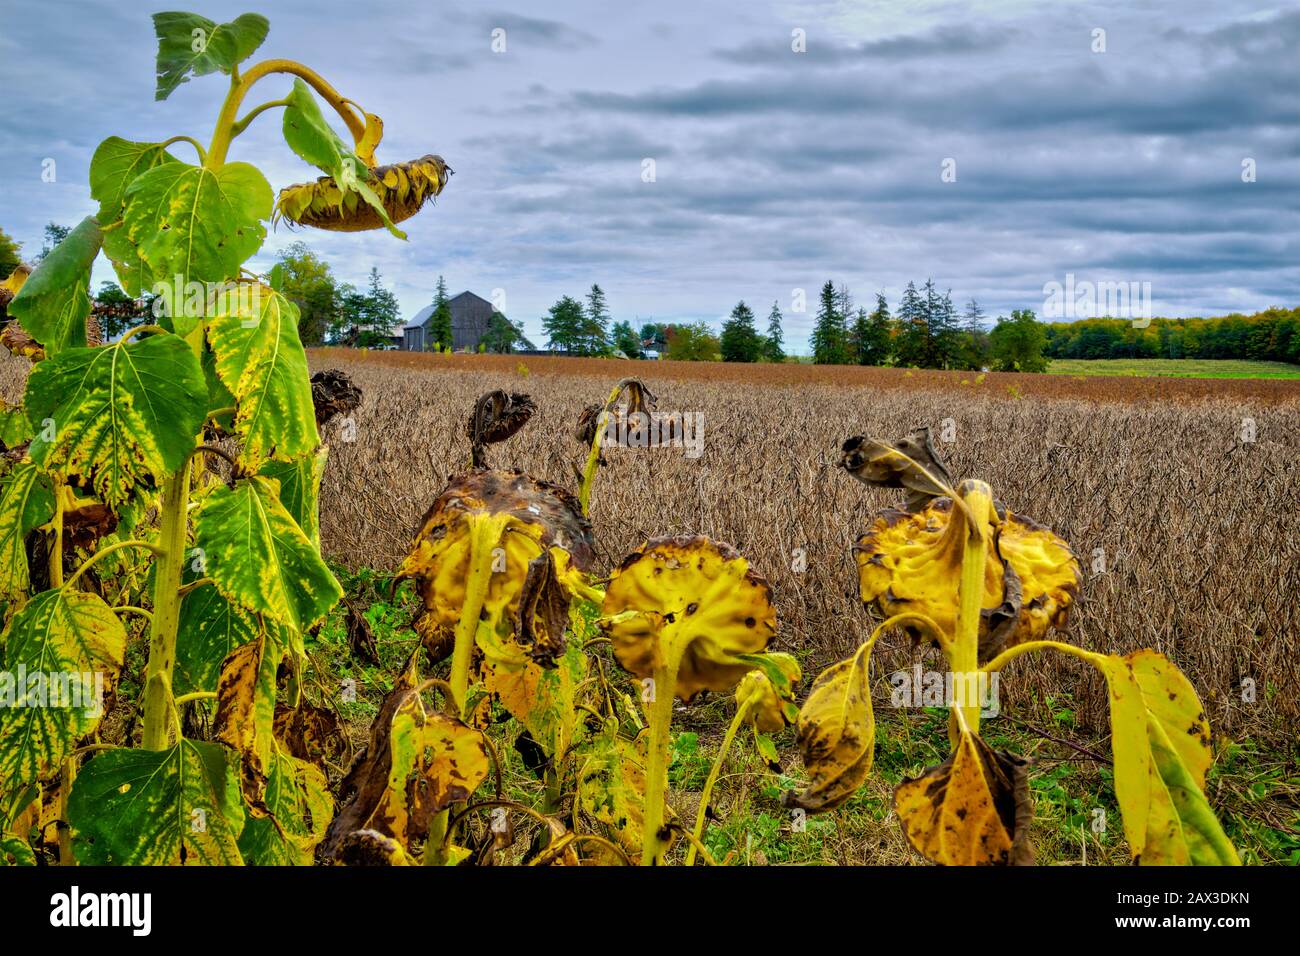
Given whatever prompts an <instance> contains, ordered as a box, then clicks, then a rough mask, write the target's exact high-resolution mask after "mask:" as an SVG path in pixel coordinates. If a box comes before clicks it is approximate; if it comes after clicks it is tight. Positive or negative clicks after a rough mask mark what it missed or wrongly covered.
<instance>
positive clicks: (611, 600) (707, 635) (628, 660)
mask: <svg viewBox="0 0 1300 956" xmlns="http://www.w3.org/2000/svg"><path fill="white" fill-rule="evenodd" d="M600 626H601V629H602V630H603V631H604V632H605V634H606V635H607V636H608V637H609V639H610V641H611V642H612V643H613V645H614V656H615V657H617V658H618V662H619V663H620V664H621V665H622V666H623V667H624V668H625V669H626V670H628V671H630V672H631V673H632V674H634V675H636V676H637V677H653V676H654V675H655V674H657V673H659V672H660V671H661V669H662V668H665V667H667V668H669V669H670V670H672V671H675V673H676V681H675V692H676V695H677V696H678V697H680V698H681V699H682V700H690V699H691V698H692V697H694V696H695V694H696V693H698V692H699V691H701V690H713V691H728V690H730V689H731V688H733V687H735V686H736V684H737V683H738V682H739V681H740V680H741V678H743V677H744V676H745V675H746V674H747V673H748V672H749V671H750V670H752V669H753V667H754V665H753V663H752V662H749V661H747V660H744V659H743V657H742V655H752V654H758V653H760V652H762V651H763V650H764V649H765V648H766V647H767V645H768V643H769V642H770V641H771V640H772V638H773V636H775V634H776V608H775V607H774V606H773V604H772V589H771V587H770V586H769V585H768V583H767V581H766V580H765V579H764V578H762V577H761V576H760V575H758V574H756V573H755V572H754V571H752V570H751V569H750V567H749V562H748V561H746V560H745V559H744V558H743V557H742V556H741V555H740V553H739V552H737V551H736V550H735V549H734V548H732V547H731V546H730V545H727V544H721V543H718V542H714V541H711V540H709V539H708V538H706V537H703V536H695V537H676V538H655V539H652V540H650V541H647V542H646V543H645V544H644V545H643V546H642V547H641V548H640V549H639V550H637V551H634V552H633V553H632V554H630V555H628V556H627V557H626V558H625V559H624V560H623V563H622V564H621V565H620V566H619V567H618V569H617V570H616V571H615V572H614V573H613V575H611V577H610V582H609V587H608V588H606V590H605V600H604V603H603V605H602V607H601V621H600Z"/></svg>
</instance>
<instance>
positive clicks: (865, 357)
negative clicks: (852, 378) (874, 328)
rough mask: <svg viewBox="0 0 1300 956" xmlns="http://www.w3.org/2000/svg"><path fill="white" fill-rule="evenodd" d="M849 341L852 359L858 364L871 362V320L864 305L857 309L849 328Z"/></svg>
mask: <svg viewBox="0 0 1300 956" xmlns="http://www.w3.org/2000/svg"><path fill="white" fill-rule="evenodd" d="M849 342H850V344H851V346H852V349H851V350H852V352H853V359H854V361H856V362H857V363H858V364H859V365H870V364H871V320H870V319H869V318H868V317H867V310H866V307H865V306H863V307H862V308H859V309H858V314H857V316H856V317H855V318H854V320H853V328H852V329H850V330H849Z"/></svg>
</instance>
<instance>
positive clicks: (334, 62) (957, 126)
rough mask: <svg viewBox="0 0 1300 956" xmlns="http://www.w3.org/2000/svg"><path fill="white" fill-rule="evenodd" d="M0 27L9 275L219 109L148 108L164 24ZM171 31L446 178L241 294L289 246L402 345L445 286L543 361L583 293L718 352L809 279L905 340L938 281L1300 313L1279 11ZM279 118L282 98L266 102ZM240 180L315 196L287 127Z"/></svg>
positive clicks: (93, 2) (1169, 8) (1285, 51)
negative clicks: (261, 175) (341, 114)
mask: <svg viewBox="0 0 1300 956" xmlns="http://www.w3.org/2000/svg"><path fill="white" fill-rule="evenodd" d="M0 3H3V7H4V16H3V19H2V22H3V24H4V27H3V30H2V31H0V89H3V90H4V92H5V110H4V113H5V117H4V122H3V124H2V127H0V129H2V131H0V189H2V190H3V194H2V198H0V227H3V228H4V229H5V230H6V231H8V232H9V233H10V234H11V235H13V236H14V237H15V238H16V239H18V240H20V241H21V242H23V243H24V252H25V254H27V255H29V256H30V255H31V254H33V253H35V252H38V251H39V249H40V245H41V240H40V235H41V229H42V226H43V225H44V223H46V222H47V221H50V220H54V221H57V222H60V223H65V224H70V225H71V224H75V223H76V222H77V221H79V220H80V219H81V218H82V217H83V216H85V215H87V214H89V213H92V212H93V211H94V209H95V204H94V203H93V202H92V201H91V200H90V197H89V191H88V188H87V185H86V168H87V164H88V162H89V160H90V156H91V154H92V152H93V151H94V148H95V146H96V145H97V144H98V143H99V141H100V140H102V139H103V138H104V137H106V136H110V135H114V134H116V135H120V136H124V137H126V138H128V139H135V140H161V139H164V138H167V137H168V136H170V135H173V134H175V133H188V134H192V135H195V136H196V137H198V138H200V139H202V140H204V141H206V140H207V139H208V137H209V136H210V135H211V125H212V122H213V120H214V119H215V115H216V111H217V108H218V106H219V104H220V102H221V99H222V97H223V95H224V92H225V87H226V80H225V78H224V77H219V76H210V77H199V78H194V79H191V81H190V82H188V83H186V84H184V85H182V86H181V87H180V88H178V89H177V90H176V91H175V92H174V93H173V94H172V95H171V97H170V99H168V100H167V101H165V102H163V103H155V102H154V100H153V89H154V71H153V57H154V51H155V41H154V37H153V30H152V26H151V24H150V21H149V17H148V14H149V13H150V12H152V11H153V10H155V9H160V8H159V7H156V6H152V5H149V4H143V3H138V2H121V0H102V2H101V0H81V2H67V0H60V2H57V3H52V4H44V5H38V4H34V3H31V2H24V3H21V4H20V3H18V2H16V0H0ZM180 6H181V8H182V9H193V10H194V11H195V12H198V13H202V14H204V15H206V16H208V17H210V18H212V19H215V20H219V21H220V20H228V19H231V18H232V17H233V16H235V15H237V14H238V13H241V12H244V11H245V10H247V9H256V10H259V11H260V12H263V13H265V14H266V15H267V16H268V17H269V18H270V20H271V31H270V34H269V35H268V37H267V40H266V42H265V44H264V45H263V46H262V48H261V50H259V52H258V54H257V55H256V56H257V57H259V58H260V57H262V56H286V57H291V58H294V59H298V60H302V61H304V62H306V63H307V64H308V65H311V66H313V67H316V68H318V69H319V70H320V71H321V72H322V73H324V74H325V76H326V77H327V78H328V79H330V80H331V81H332V82H333V83H334V85H335V86H336V87H338V88H339V90H340V91H342V92H343V94H344V95H346V96H348V97H350V98H352V99H354V100H356V101H358V102H360V103H361V104H363V105H364V106H365V107H366V109H368V110H370V111H372V112H376V113H379V114H380V115H382V116H383V117H384V119H385V121H386V135H385V139H384V142H383V144H382V146H381V148H380V151H379V159H380V161H381V162H382V161H398V160H403V159H409V158H414V157H417V156H420V155H422V154H424V153H427V152H435V153H440V154H441V155H442V156H444V157H445V158H446V160H447V162H448V163H449V164H450V165H451V166H452V167H453V168H454V169H455V171H456V172H455V176H453V177H452V180H451V183H450V185H449V186H448V187H447V190H446V191H445V192H444V194H443V196H442V197H441V198H440V199H439V200H438V202H437V204H436V206H431V207H427V208H426V209H425V211H424V212H422V213H421V214H420V215H419V216H417V217H416V218H414V219H412V220H409V221H408V222H407V223H406V225H405V227H404V228H406V230H407V232H408V233H409V236H410V240H409V241H408V242H405V243H403V242H400V241H397V240H395V239H393V238H392V237H390V236H388V235H387V234H386V233H383V232H376V233H361V234H351V235H344V234H333V233H325V232H319V231H316V230H299V231H296V232H294V231H290V230H288V229H286V228H285V227H284V226H283V225H282V226H281V227H280V228H279V230H278V231H276V232H273V233H272V234H271V235H270V238H269V239H268V242H267V245H266V247H265V248H264V250H263V253H262V254H261V255H260V256H259V257H258V259H257V260H254V263H253V264H254V266H258V265H267V264H269V262H270V261H271V260H272V259H273V257H274V254H275V251H276V250H277V249H279V248H282V247H283V246H284V245H286V244H288V243H289V242H292V241H294V240H295V239H297V238H303V239H306V240H307V241H308V242H310V243H311V244H312V245H313V246H314V247H315V248H316V249H317V250H318V251H319V252H320V253H321V254H322V255H324V256H325V257H326V258H327V259H328V260H329V261H330V263H331V264H332V265H333V267H334V270H335V272H336V273H337V274H338V275H339V276H340V277H341V278H342V279H345V280H348V281H352V282H355V283H359V284H360V283H363V282H364V278H365V275H366V273H367V272H368V271H369V269H370V267H371V266H372V265H375V266H378V267H379V269H380V270H381V271H382V272H383V274H384V276H385V278H386V280H387V281H388V283H389V284H390V285H391V286H392V287H393V288H394V290H395V291H396V293H397V295H398V297H399V300H400V301H401V304H402V309H403V314H404V317H408V318H409V316H411V315H412V314H414V313H415V312H416V311H417V310H418V309H419V308H420V307H422V306H423V305H425V304H426V303H427V302H428V301H429V299H430V298H431V295H432V292H433V286H434V283H435V281H436V278H437V276H438V274H439V273H442V274H444V275H445V276H446V277H447V281H448V285H449V286H450V288H451V289H452V291H453V292H458V291H460V290H462V289H471V290H473V291H475V292H477V293H479V294H480V295H483V296H485V297H489V296H490V295H491V293H492V291H493V290H494V289H501V290H504V294H505V311H506V312H507V314H508V315H509V316H510V317H511V318H513V319H515V320H521V319H522V320H523V321H524V324H525V328H526V330H527V331H528V333H529V334H530V335H532V336H533V337H534V338H535V339H536V338H540V337H541V336H540V334H539V333H540V319H541V316H542V315H543V314H544V313H545V311H546V308H547V307H548V306H549V305H550V304H551V303H552V302H554V301H555V299H556V298H558V297H559V296H560V295H562V294H566V293H567V294H570V295H574V296H579V295H581V294H583V293H585V291H586V290H587V288H588V287H589V286H590V285H591V283H592V282H599V283H600V284H601V286H602V287H604V289H605V290H606V293H607V295H608V298H609V303H610V306H611V308H612V311H613V314H614V317H615V318H627V319H632V320H637V321H647V320H650V319H655V320H660V321H682V320H695V319H703V320H706V321H710V322H712V323H714V324H715V325H718V324H720V321H721V317H722V316H723V315H725V313H727V312H728V311H729V310H730V309H731V307H732V306H733V305H734V304H735V302H736V301H737V300H738V299H741V298H743V299H745V300H746V301H747V302H748V303H750V305H751V306H752V307H753V309H754V311H755V312H756V313H757V315H758V318H759V320H760V325H761V324H762V323H763V321H764V320H765V318H766V315H767V313H768V310H769V309H770V308H771V304H772V302H773V300H778V301H779V302H780V304H781V307H782V310H783V311H784V312H785V313H786V320H785V321H786V330H787V331H786V336H787V341H788V343H789V344H791V345H793V346H794V347H795V348H796V349H798V348H802V347H804V346H805V344H806V337H807V333H808V331H809V328H810V326H811V321H812V316H813V312H814V311H815V296H816V291H817V288H818V287H819V286H820V285H821V283H822V282H824V281H825V280H826V279H828V278H830V279H834V280H835V281H836V283H837V284H838V283H840V282H844V283H847V284H848V285H849V286H850V287H851V288H852V290H853V292H854V294H855V296H856V298H857V299H858V301H859V302H866V303H868V304H870V302H871V301H874V293H875V292H876V291H878V290H884V291H885V292H886V294H887V296H888V297H889V300H890V304H891V306H895V305H896V304H897V300H898V295H899V293H900V292H901V290H902V288H903V287H904V286H905V285H906V283H907V282H908V280H910V279H914V280H917V282H918V284H919V283H920V282H921V281H923V280H924V279H925V278H926V277H927V276H933V277H934V279H935V281H936V283H937V284H938V285H939V286H940V287H941V288H943V289H948V288H951V289H952V291H953V297H954V299H956V300H958V301H960V302H964V301H966V300H967V299H969V298H970V297H972V296H974V297H975V298H977V299H978V300H980V302H981V303H982V304H983V306H984V307H985V309H986V310H987V311H988V312H989V313H990V314H991V315H996V314H998V313H1000V312H1001V313H1005V312H1007V311H1008V310H1010V309H1012V308H1020V307H1029V308H1035V309H1037V310H1039V311H1041V307H1042V304H1043V298H1044V296H1043V286H1044V284H1045V283H1047V282H1050V281H1053V280H1056V281H1059V282H1064V281H1065V277H1066V275H1067V274H1068V273H1073V274H1074V275H1075V276H1076V279H1077V280H1080V281H1083V280H1092V281H1100V280H1120V281H1126V282H1130V281H1133V282H1150V283H1151V290H1152V296H1153V299H1154V312H1155V314H1157V315H1209V314H1221V313H1224V312H1229V311H1236V310H1240V311H1253V310H1255V309H1259V308H1263V307H1266V306H1269V305H1286V306H1296V305H1300V219H1298V218H1297V216H1296V213H1297V211H1298V209H1300V55H1298V54H1297V52H1296V51H1297V49H1300V2H1289V3H1263V2H1253V0H1232V2H1231V3H1225V2H1223V0H1114V2H1092V3H1085V2H1072V0H1034V2H1030V0H966V2H956V0H810V2H795V0H790V2H769V0H725V2H722V0H660V2H657V3H649V4H641V3H612V2H610V0H590V2H587V0H563V2H560V0H551V2H542V0H533V2H528V3H524V2H516V3H509V2H503V3H467V2H454V3H448V2H438V0H401V2H390V3H384V2H368V3H360V4H358V3H349V4H343V3H339V2H336V0H310V2H305V0H288V2H279V0H276V2H268V0H263V2H257V3H255V2H253V0H247V2H240V3H225V2H221V3H211V2H195V3H192V4H189V5H188V6H187V5H186V4H181V5H180ZM173 8H174V7H173ZM497 28H501V29H504V31H505V41H506V49H505V51H504V52H500V53H496V52H493V50H492V32H493V30H494V29H497ZM796 30H800V31H803V35H804V36H806V41H805V42H806V52H803V53H798V52H794V50H793V49H792V45H793V44H794V43H795V33H794V31H796ZM1097 30H1104V31H1105V34H1104V44H1105V52H1095V50H1094V48H1095V47H1097V46H1098V45H1099V39H1100V38H1099V36H1098V35H1097V34H1096V33H1095V31H1097ZM288 85H289V80H288V79H287V78H273V79H269V80H267V81H265V82H264V83H263V84H262V85H261V86H260V88H259V89H258V90H257V91H256V92H255V93H254V94H253V102H260V101H261V100H263V99H272V98H275V97H276V96H279V95H281V94H282V92H283V91H285V90H287V89H288ZM260 94H265V95H264V96H263V95H260ZM175 153H176V155H178V156H181V157H182V158H184V159H185V160H186V161H190V157H189V156H187V155H185V150H184V146H183V145H182V146H178V147H176V148H175ZM47 158H52V159H54V160H55V162H56V164H57V165H56V173H57V178H56V181H55V182H54V183H45V182H42V180H41V169H42V162H43V161H44V160H46V159H47ZM231 158H232V159H238V160H247V161H251V162H253V163H255V164H257V165H259V166H260V167H261V168H262V169H263V171H264V172H265V173H266V174H267V177H268V178H269V179H270V181H271V183H272V185H273V186H274V187H276V188H277V189H278V188H279V187H281V186H284V185H287V184H289V183H293V182H300V181H303V180H305V179H309V178H312V177H313V176H314V175H316V174H315V173H314V172H313V171H312V170H311V169H310V168H309V167H307V166H306V165H305V164H303V163H302V162H300V161H299V160H298V159H297V158H296V157H295V156H293V155H292V154H291V153H290V152H289V151H288V149H287V147H285V146H284V145H283V142H282V141H281V139H280V123H279V118H278V115H277V114H275V113H271V114H266V115H264V116H263V117H262V118H260V119H259V120H258V121H257V122H255V123H254V124H253V126H252V128H251V129H250V130H249V132H248V133H246V134H245V135H244V136H243V137H241V138H240V139H239V140H238V141H237V142H236V144H235V146H234V148H233V149H232V151H231ZM647 159H652V160H654V173H655V177H654V181H653V182H646V181H644V173H643V170H644V169H645V162H644V161H645V160H647ZM1246 159H1252V160H1254V165H1255V169H1256V177H1257V181H1255V182H1253V183H1246V182H1243V181H1242V163H1243V160H1246ZM946 160H953V161H954V162H955V172H956V177H955V181H953V182H945V181H943V177H942V173H943V170H944V164H945V161H946ZM949 168H952V165H951V164H950V167H949ZM110 273H111V270H109V269H107V268H104V267H101V268H100V269H98V270H97V272H96V276H95V280H96V282H97V283H98V281H100V280H101V279H104V278H110V277H111V275H110ZM795 289H805V290H807V294H808V299H809V311H808V312H807V313H805V314H802V315H800V314H793V313H792V309H791V305H792V290H795Z"/></svg>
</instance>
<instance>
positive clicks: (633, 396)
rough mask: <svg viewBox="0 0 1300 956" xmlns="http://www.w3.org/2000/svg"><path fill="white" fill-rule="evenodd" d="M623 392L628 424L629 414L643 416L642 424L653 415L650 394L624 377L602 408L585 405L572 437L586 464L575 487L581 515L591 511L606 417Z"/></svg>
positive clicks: (643, 386)
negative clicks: (582, 449) (581, 446)
mask: <svg viewBox="0 0 1300 956" xmlns="http://www.w3.org/2000/svg"><path fill="white" fill-rule="evenodd" d="M624 393H626V394H627V402H628V405H627V408H628V411H627V414H628V419H629V421H630V420H631V418H632V416H633V415H637V416H645V421H647V422H648V419H649V417H650V416H652V415H653V414H654V407H655V397H654V393H652V392H651V391H650V389H648V388H646V387H645V384H644V383H643V382H642V381H641V380H640V379H635V378H625V379H622V380H621V381H620V382H619V383H618V384H617V385H615V386H614V388H613V391H611V392H610V393H609V398H607V399H606V400H605V404H604V405H588V406H587V407H586V408H585V409H583V411H582V415H581V416H580V417H579V419H578V425H577V427H576V428H575V429H574V432H573V435H574V437H575V438H576V439H577V440H578V441H580V442H582V444H584V445H586V446H587V448H588V452H587V463H586V465H585V467H584V468H583V470H582V474H581V476H580V479H579V484H578V502H579V504H581V506H582V513H583V514H584V515H585V514H588V513H589V512H590V510H591V486H592V482H594V481H595V480H596V469H597V468H599V467H600V465H601V464H603V462H602V460H601V457H600V448H601V445H602V443H603V442H604V440H605V430H606V426H607V425H608V423H609V416H610V414H611V413H612V412H613V411H614V409H615V408H617V407H618V400H619V399H620V398H622V397H623V395H624Z"/></svg>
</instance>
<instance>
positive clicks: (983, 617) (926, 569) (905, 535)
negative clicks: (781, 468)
mask: <svg viewBox="0 0 1300 956" xmlns="http://www.w3.org/2000/svg"><path fill="white" fill-rule="evenodd" d="M976 484H979V483H974V482H964V483H963V484H962V485H961V487H960V488H959V489H958V492H957V493H958V494H959V495H965V494H967V493H968V491H969V489H970V488H971V487H972V486H973V485H976ZM985 487H987V486H985ZM968 520H969V519H968V517H967V514H966V510H965V509H963V508H960V507H954V505H953V501H952V499H951V498H947V497H944V498H936V499H934V500H933V501H931V502H930V503H929V504H928V505H927V506H926V507H925V508H923V509H922V510H920V511H917V512H916V513H909V512H906V511H898V510H895V509H892V508H887V509H885V510H884V511H882V512H880V513H879V514H878V515H877V516H876V518H875V520H874V521H873V522H872V525H871V528H870V530H868V531H867V533H866V534H865V535H863V536H862V537H861V538H859V539H858V543H857V545H856V546H855V547H854V549H853V551H854V556H855V558H856V559H857V565H858V584H859V587H860V590H861V595H862V601H863V603H864V604H867V605H869V606H874V607H875V608H876V609H877V610H878V611H879V612H880V613H881V614H883V615H885V616H886V617H890V616H893V615H895V614H902V613H904V612H908V611H911V612H915V613H919V614H923V615H925V616H926V617H928V618H930V619H931V620H932V621H934V623H935V624H936V625H937V626H938V628H939V630H940V631H941V632H942V633H943V634H945V635H949V636H952V635H954V634H955V633H956V628H957V615H958V590H959V586H960V583H961V563H962V542H963V540H964V537H965V535H966V534H967V533H968V531H969V530H970V529H969V528H968ZM983 533H984V534H985V535H986V536H988V538H989V553H988V560H987V563H986V564H985V568H984V593H983V596H982V598H981V601H980V607H981V611H980V630H979V659H980V660H981V661H987V660H989V659H991V658H992V657H993V656H994V655H996V654H997V653H998V652H999V651H1000V650H1002V649H1003V648H1005V647H1010V646H1013V645H1015V644H1020V643H1023V642H1025V641H1030V640H1038V639H1040V638H1042V637H1043V636H1044V635H1045V634H1046V632H1047V630H1048V628H1049V627H1053V626H1056V627H1059V626H1062V625H1063V624H1064V623H1065V619H1066V614H1067V611H1068V608H1069V606H1070V604H1071V603H1072V602H1073V601H1074V596H1075V594H1076V593H1077V592H1078V587H1079V581H1080V570H1079V563H1078V561H1077V560H1076V558H1075V556H1074V553H1073V552H1072V551H1071V550H1070V546H1069V545H1068V544H1067V543H1066V542H1065V541H1063V540H1062V539H1061V538H1059V537H1058V536H1057V535H1055V534H1053V533H1052V532H1051V531H1050V530H1049V529H1047V528H1045V527H1043V526H1042V525H1040V524H1038V523H1036V522H1034V521H1032V520H1030V519H1028V518H1024V517H1021V516H1019V515H1016V514H1013V513H1012V512H1010V511H1008V510H1006V509H1004V508H1002V507H1001V506H995V510H994V513H993V514H991V515H990V517H989V520H988V522H987V524H986V526H985V527H984V529H983ZM909 630H910V631H911V632H912V633H913V634H914V636H916V637H918V638H929V637H931V635H928V634H923V633H921V632H920V631H919V630H916V629H912V628H910V626H909Z"/></svg>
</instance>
